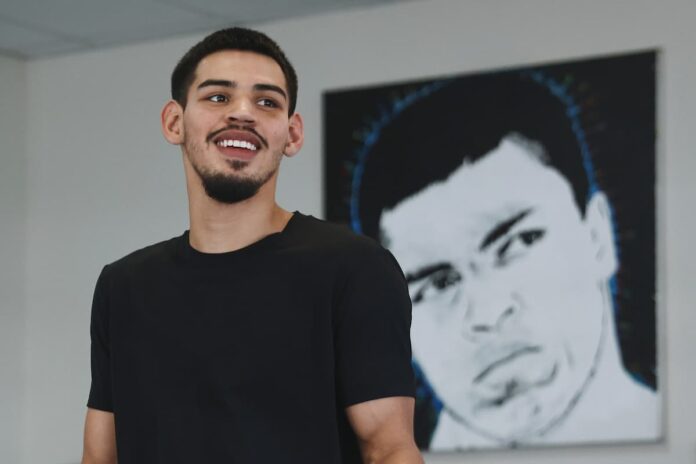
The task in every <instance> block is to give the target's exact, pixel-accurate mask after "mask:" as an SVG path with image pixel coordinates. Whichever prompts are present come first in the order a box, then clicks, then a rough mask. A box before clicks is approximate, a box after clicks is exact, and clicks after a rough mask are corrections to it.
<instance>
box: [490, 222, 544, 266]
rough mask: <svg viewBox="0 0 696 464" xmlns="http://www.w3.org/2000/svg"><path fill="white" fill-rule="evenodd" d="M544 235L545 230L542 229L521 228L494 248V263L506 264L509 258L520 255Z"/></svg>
mask: <svg viewBox="0 0 696 464" xmlns="http://www.w3.org/2000/svg"><path fill="white" fill-rule="evenodd" d="M545 235H546V231H545V230H543V229H529V230H523V231H521V232H518V233H516V234H514V235H512V236H511V237H510V238H508V239H507V240H505V242H503V244H502V245H501V246H500V247H499V248H498V249H497V250H496V263H497V264H507V263H508V262H509V261H510V260H512V259H515V258H517V257H519V256H522V255H523V254H524V253H525V252H526V251H527V250H528V249H529V248H530V247H531V246H532V245H534V244H535V243H537V242H538V241H539V240H541V239H543V238H544V236H545Z"/></svg>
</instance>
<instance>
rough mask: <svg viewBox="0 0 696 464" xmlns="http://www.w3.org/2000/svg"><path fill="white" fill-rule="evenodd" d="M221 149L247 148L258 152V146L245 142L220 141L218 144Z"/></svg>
mask: <svg viewBox="0 0 696 464" xmlns="http://www.w3.org/2000/svg"><path fill="white" fill-rule="evenodd" d="M217 144H218V145H219V146H221V147H236V148H246V149H247V150H252V151H256V150H257V148H256V145H254V144H252V143H251V142H247V141H245V140H220V141H219V142H218V143H217Z"/></svg>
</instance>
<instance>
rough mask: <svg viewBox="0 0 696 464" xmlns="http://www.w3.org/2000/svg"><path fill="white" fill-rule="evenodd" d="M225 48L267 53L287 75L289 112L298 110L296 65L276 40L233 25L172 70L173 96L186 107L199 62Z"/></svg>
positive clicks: (204, 42) (193, 49)
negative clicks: (294, 65)
mask: <svg viewBox="0 0 696 464" xmlns="http://www.w3.org/2000/svg"><path fill="white" fill-rule="evenodd" d="M224 50H239V51H248V52H254V53H258V54H260V55H265V56H268V57H270V58H272V59H273V60H274V61H275V62H276V63H278V65H279V66H280V69H281V70H282V71H283V75H284V76H285V84H286V86H287V90H288V98H289V107H288V113H289V114H293V113H294V112H295V105H296V104H297V74H296V73H295V68H293V66H292V64H290V61H289V60H288V58H287V57H286V56H285V53H284V52H283V50H282V49H281V48H280V47H279V46H278V44H277V43H276V42H274V41H273V39H271V38H270V37H268V36H267V35H265V34H263V33H261V32H258V31H254V30H251V29H245V28H242V27H232V28H229V29H222V30H219V31H217V32H213V33H212V34H210V35H208V36H207V37H205V38H204V39H203V40H201V41H200V42H198V43H197V44H196V45H194V46H193V47H191V49H190V50H189V51H188V52H186V54H185V55H184V56H183V57H182V58H181V59H180V60H179V63H177V65H176V67H175V68H174V71H173V72H172V78H171V86H172V88H171V92H172V99H174V100H176V101H177V102H178V103H179V104H180V105H181V106H182V107H184V108H185V107H186V96H187V93H188V90H189V87H190V86H191V84H192V83H193V81H194V80H195V77H196V68H197V67H198V63H200V61H201V60H202V59H203V58H205V57H206V56H208V55H211V54H213V53H215V52H219V51H224Z"/></svg>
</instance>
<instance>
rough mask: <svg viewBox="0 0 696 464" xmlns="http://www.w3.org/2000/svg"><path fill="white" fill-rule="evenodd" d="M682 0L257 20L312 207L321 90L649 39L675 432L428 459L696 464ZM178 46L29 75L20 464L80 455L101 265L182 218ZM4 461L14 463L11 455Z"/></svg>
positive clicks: (300, 182) (389, 9)
mask: <svg viewBox="0 0 696 464" xmlns="http://www.w3.org/2000/svg"><path fill="white" fill-rule="evenodd" d="M694 18H696V4H694V3H693V2H691V1H688V0H684V1H680V0H663V1H661V2H655V1H652V0H632V1H618V0H614V1H609V0H595V1H583V2H578V1H559V0H527V1H525V2H519V1H512V0H510V1H502V0H495V1H492V0H466V1H463V0H432V1H416V2H410V3H404V4H400V5H392V6H386V7H377V8H372V9H364V10H356V11H352V12H349V13H333V14H328V15H322V16H313V17H309V18H305V19H294V20H287V21H279V22H274V23H269V24H262V25H260V28H261V29H262V30H264V31H266V32H268V33H269V34H270V35H271V36H272V37H274V38H276V39H277V40H278V41H279V42H280V43H281V44H282V46H283V47H284V48H285V49H286V51H287V53H288V55H289V56H290V57H291V59H292V60H293V62H294V64H295V65H296V67H297V68H298V71H299V75H300V88H301V90H300V100H299V111H300V112H302V113H303V114H304V116H305V120H306V126H307V127H306V128H307V140H306V145H305V148H304V150H303V153H302V154H301V155H300V156H298V157H296V158H294V159H293V160H290V161H287V162H286V163H285V165H284V167H283V172H282V174H281V180H280V187H279V196H280V199H281V204H283V205H284V206H285V207H287V208H290V209H301V210H303V211H305V212H308V213H312V214H315V215H320V214H321V192H322V189H321V172H322V162H321V145H320V142H321V120H320V116H321V113H320V108H321V107H320V105H321V93H322V91H323V90H325V89H327V88H337V87H345V86H356V85H362V84H369V83H377V82H389V81H395V80H403V79H404V78H416V77H425V76H437V75H440V74H448V73H457V72H465V71H474V70H481V69H490V68H497V67H507V66H511V65H520V64H525V63H532V62H545V61H549V60H559V59H567V58H571V57H580V56H587V55H597V54H604V53H610V52H619V51H625V50H635V49H644V48H648V47H650V48H652V47H659V48H661V49H662V50H663V52H664V53H663V56H662V62H661V68H660V71H661V89H660V91H661V94H660V97H661V103H660V126H659V130H658V133H659V137H660V142H659V143H660V159H659V169H658V179H659V186H658V195H659V196H658V206H659V208H660V209H659V215H658V219H659V224H658V242H659V246H658V248H659V250H658V251H659V253H658V257H659V271H660V276H661V277H660V279H659V285H658V287H659V295H658V302H659V308H660V323H661V324H662V329H663V330H662V331H661V338H660V348H661V365H660V369H661V372H660V373H661V375H662V379H663V383H662V386H663V389H664V390H663V391H665V392H666V397H667V409H666V416H667V418H666V428H667V437H668V438H667V440H666V442H665V443H662V444H645V445H616V446H601V447H591V446H587V447H576V448H571V449H568V448H557V449H539V450H520V451H505V452H480V453H475V454H471V455H439V456H432V457H431V456H429V457H428V459H427V460H428V462H432V463H442V464H444V463H460V462H461V463H464V462H466V463H472V464H473V463H493V462H495V463H500V464H506V463H515V464H526V463H534V464H542V463H554V464H571V463H582V464H586V463H588V462H592V463H596V464H601V463H607V464H609V463H617V464H618V463H622V464H623V463H631V464H644V463H645V464H647V463H651V464H652V463H668V464H681V463H691V462H694V461H695V460H696V432H694V430H696V414H695V413H696V396H695V395H694V394H693V385H694V384H696V369H693V368H692V367H693V362H692V359H693V354H692V353H693V352H694V351H695V350H696V337H694V334H696V330H695V329H696V313H694V311H693V308H692V305H693V301H696V286H695V285H692V282H691V280H692V278H693V276H694V275H695V272H694V271H696V260H694V259H693V258H694V252H693V251H692V246H691V243H692V237H694V236H696V221H695V220H693V219H691V216H690V214H689V213H690V211H691V205H692V198H694V194H695V193H696V183H694V182H693V180H692V178H693V173H694V172H696V157H695V156H693V155H694V153H693V152H692V150H693V146H692V143H691V141H692V137H691V135H692V133H693V130H694V129H693V127H694V124H695V123H696V87H694V86H693V84H692V80H693V76H696V60H694V52H695V51H696V50H695V49H694V47H695V44H696V33H695V32H694V28H693V24H692V23H693V19H694ZM199 38H200V36H196V37H185V38H181V39H175V40H166V41H161V42H153V43H147V44H142V45H136V46H129V47H124V48H117V49H110V50H106V51H102V52H95V53H85V54H79V55H73V56H66V57H59V58H53V59H41V60H37V61H33V62H30V63H29V65H28V114H27V117H28V124H27V128H28V130H27V137H26V141H27V154H28V156H27V162H28V173H29V175H28V180H27V184H28V210H27V214H28V217H27V224H28V235H27V246H26V250H27V276H28V279H27V289H28V291H27V294H26V305H27V312H26V317H27V342H26V355H27V369H28V372H27V389H26V395H25V401H24V410H25V412H26V415H25V420H26V428H25V434H24V448H25V450H26V460H25V461H24V462H25V463H31V464H45V463H48V464H65V463H69V462H76V461H77V460H78V458H79V455H80V447H81V434H82V421H83V415H84V412H85V402H86V399H87V393H88V388H89V337H88V323H89V307H90V301H91V293H92V290H93V285H94V282H95V279H96V276H97V273H98V272H99V269H100V268H101V266H102V265H103V264H104V263H106V262H108V261H111V260H113V259H115V258H117V257H119V256H121V255H123V254H125V253H127V252H129V251H131V250H133V249H135V248H137V247H141V246H144V245H146V244H149V243H152V242H154V241H158V240H161V239H164V238H168V237H171V236H173V235H175V234H179V233H181V231H182V230H183V229H184V228H185V227H186V225H187V216H186V209H185V208H186V203H185V192H184V180H183V175H182V172H181V166H180V155H179V153H178V152H177V150H175V149H174V148H172V147H169V146H167V145H166V144H165V143H164V142H163V141H162V139H161V136H160V134H159V126H158V116H159V110H160V107H161V105H162V103H163V102H164V101H165V99H166V98H167V92H168V74H169V72H170V70H171V68H172V66H173V65H174V63H175V61H176V60H177V59H178V58H179V56H180V55H181V54H182V53H183V52H184V51H185V50H186V49H187V48H188V47H189V46H190V45H192V43H193V42H194V41H195V40H197V39H199ZM5 461H6V460H5V459H3V462H5ZM8 462H9V461H8Z"/></svg>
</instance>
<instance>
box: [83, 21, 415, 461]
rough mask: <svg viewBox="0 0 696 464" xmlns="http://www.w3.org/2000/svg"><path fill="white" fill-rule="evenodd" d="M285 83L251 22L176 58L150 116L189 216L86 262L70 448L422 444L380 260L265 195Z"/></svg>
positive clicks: (95, 453) (150, 450) (277, 59)
mask: <svg viewBox="0 0 696 464" xmlns="http://www.w3.org/2000/svg"><path fill="white" fill-rule="evenodd" d="M296 99H297V77H296V75H295V71H294V69H293V67H292V66H291V64H290V62H289V61H288V60H287V58H286V57H285V55H284V53H283V52H282V51H281V49H280V48H279V47H278V45H277V44H276V43H275V42H273V41H272V40H271V39H269V38H268V37H266V36H265V35H263V34H261V33H259V32H256V31H252V30H248V29H241V28H232V29H226V30H221V31H218V32H215V33H213V34H211V35H210V36H208V37H206V38H205V39H203V41H201V42H200V43H198V44H196V45H195V46H194V47H193V48H191V50H189V51H188V52H187V53H186V55H185V56H184V57H183V58H182V59H181V61H180V62H179V64H178V65H177V66H176V68H175V70H174V72H173V74H172V100H171V101H169V102H168V103H167V104H166V105H165V106H164V109H163V111H162V130H163V133H164V136H165V138H166V139H167V141H169V142H170V143H172V144H174V145H178V146H180V147H181V150H182V154H183V162H184V169H185V173H186V182H187V184H186V186H187V191H188V197H189V213H190V230H189V231H186V232H185V233H184V234H183V235H182V236H180V237H176V238H173V239H171V240H168V241H165V242H162V243H158V244H156V245H152V246H150V247H147V248H144V249H142V250H138V251H136V252H134V253H132V254H130V255H128V256H126V257H124V258H122V259H120V260H118V261H116V262H115V263H112V264H109V265H108V266H106V267H105V268H104V270H103V271H102V273H101V275H100V277H99V280H98V282H97V287H96V291H95V296H94V305H93V309H92V323H91V336H92V387H91V391H90V395H89V401H88V408H89V409H88V412H87V418H86V425H85V441H84V457H83V461H82V462H83V464H97V463H99V464H101V463H115V462H116V460H117V456H118V462H119V464H129V463H148V464H154V463H163V464H165V463H166V464H176V463H186V464H191V463H213V462H235V463H280V462H287V463H321V464H324V463H339V462H358V461H360V457H359V456H358V448H357V446H356V443H357V444H358V445H359V452H360V455H361V456H362V459H364V461H365V462H370V463H373V462H374V463H397V462H398V463H419V462H422V461H421V459H420V456H419V453H418V450H417V448H416V446H415V443H414V441H413V437H412V415H413V398H412V396H413V394H414V393H413V379H412V371H411V365H410V342H409V324H410V301H409V298H408V291H407V286H406V284H405V281H404V278H403V274H401V272H400V270H399V268H398V265H397V264H396V261H395V260H394V259H393V257H392V256H391V255H390V254H389V253H388V252H387V251H385V250H384V249H383V248H381V247H380V246H379V245H377V244H376V243H375V242H373V241H371V240H369V239H365V238H362V237H358V236H356V235H354V234H352V233H350V232H348V231H347V230H343V229H342V228H339V227H336V226H332V225H329V224H326V223H323V222H321V221H319V220H317V219H314V218H312V217H311V216H305V215H303V214H301V213H299V212H295V213H290V212H288V211H285V210H283V209H281V208H280V207H279V206H278V205H277V204H276V202H275V189H276V180H277V176H278V167H279V164H280V161H281V158H282V157H283V155H286V156H293V155H295V154H296V153H297V152H298V151H299V150H300V148H301V146H302V142H303V124H302V117H301V116H300V115H299V114H298V113H296V112H295V104H296ZM351 430H352V432H354V435H352V432H351ZM356 439H357V441H356Z"/></svg>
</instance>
